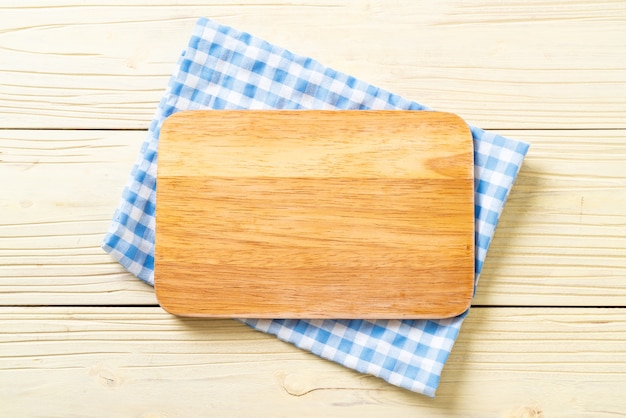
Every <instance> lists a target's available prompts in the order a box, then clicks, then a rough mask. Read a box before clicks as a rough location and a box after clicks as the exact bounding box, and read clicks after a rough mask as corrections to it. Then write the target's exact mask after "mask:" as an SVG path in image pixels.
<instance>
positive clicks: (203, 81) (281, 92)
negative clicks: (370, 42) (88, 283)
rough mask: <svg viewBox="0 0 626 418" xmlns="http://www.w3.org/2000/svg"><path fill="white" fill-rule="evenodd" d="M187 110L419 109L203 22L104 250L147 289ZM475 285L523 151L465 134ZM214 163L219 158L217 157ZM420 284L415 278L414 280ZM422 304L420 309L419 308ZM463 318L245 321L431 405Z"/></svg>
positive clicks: (497, 139) (519, 145)
mask: <svg viewBox="0 0 626 418" xmlns="http://www.w3.org/2000/svg"><path fill="white" fill-rule="evenodd" d="M188 109H375V110H379V109H405V110H406V109H410V110H425V109H426V107H425V106H422V105H420V104H418V103H415V102H413V101H410V100H406V99H404V98H402V97H399V96H397V95H395V94H392V93H390V92H388V91H385V90H382V89H379V88H377V87H374V86H372V85H370V84H368V83H366V82H364V81H361V80H357V79H355V78H353V77H350V76H349V75H346V74H342V73H340V72H337V71H335V70H332V69H330V68H327V67H325V66H323V65H322V64H320V63H319V62H317V61H315V60H313V59H311V58H308V57H304V56H299V55H295V54H293V53H291V52H289V51H287V50H285V49H283V48H280V47H278V46H275V45H272V44H270V43H268V42H266V41H263V40H261V39H259V38H256V37H254V36H252V35H250V34H247V33H244V32H240V31H238V30H235V29H233V28H230V27H228V26H223V25H220V24H218V23H215V22H213V21H210V20H208V19H204V18H202V19H200V20H199V21H198V22H197V24H196V26H195V28H194V31H193V35H192V37H191V39H190V41H189V45H188V46H187V49H186V50H185V51H184V52H183V54H182V55H181V57H180V59H179V61H178V64H177V68H176V71H175V72H174V74H173V76H172V78H171V79H170V81H169V85H168V86H167V89H166V91H165V95H164V97H163V99H162V100H161V102H160V103H159V106H158V109H157V112H156V115H155V117H154V120H153V121H152V124H151V125H150V128H149V131H148V136H147V138H146V140H145V142H144V143H143V146H142V148H141V152H140V155H139V158H138V160H137V162H136V164H135V166H134V167H133V170H132V173H131V176H130V180H129V183H128V184H127V187H126V188H125V190H124V192H123V197H122V200H121V203H120V205H119V207H118V208H117V210H116V212H115V214H114V218H113V222H112V224H111V226H110V228H109V230H108V233H107V235H106V237H105V239H104V243H103V248H104V249H105V250H106V251H107V252H109V253H110V254H111V255H112V256H113V257H114V258H115V259H116V260H118V261H119V262H120V263H121V264H122V265H123V266H124V267H125V268H126V269H128V271H130V272H131V273H132V274H134V275H136V276H137V277H138V278H140V279H141V280H143V281H145V282H147V283H149V284H153V283H154V282H153V266H154V227H155V217H154V213H155V180H156V179H155V177H156V170H157V142H158V138H159V130H160V127H161V124H162V123H163V120H164V119H165V118H166V117H167V116H169V115H171V114H173V113H175V112H178V111H181V110H188ZM472 134H473V138H474V149H475V206H476V207H475V213H476V280H478V275H479V273H480V271H481V269H482V265H483V261H484V260H485V255H486V253H487V249H488V247H489V243H490V241H491V238H492V237H493V233H494V229H495V227H496V224H497V222H498V218H499V216H500V213H501V212H502V208H503V206H504V202H505V200H506V198H507V195H508V193H509V190H510V189H511V187H512V185H513V182H514V180H515V177H516V176H517V173H518V171H519V168H520V165H521V163H522V160H523V159H524V156H525V154H526V152H527V150H528V144H525V143H523V142H519V141H514V140H511V139H507V138H504V137H502V136H499V135H495V134H492V133H488V132H485V131H483V130H481V129H478V128H472ZM215 158H219V155H216V156H215ZM416 280H419V278H416ZM416 303H419V301H416ZM466 315H467V312H466V313H464V314H462V315H460V316H458V317H456V318H451V319H441V320H367V321H366V320H284V319H275V320H271V319H244V320H243V322H245V323H246V324H248V325H250V326H251V327H253V328H255V329H257V330H260V331H263V332H267V333H270V334H274V335H276V336H277V337H278V338H279V339H281V340H284V341H287V342H290V343H292V344H295V345H296V346H298V347H300V348H302V349H305V350H309V351H311V352H312V353H314V354H316V355H318V356H320V357H323V358H325V359H328V360H332V361H335V362H337V363H339V364H342V365H344V366H346V367H349V368H352V369H354V370H357V371H359V372H362V373H369V374H372V375H375V376H378V377H380V378H382V379H384V380H386V381H387V382H389V383H391V384H393V385H397V386H400V387H403V388H406V389H409V390H411V391H415V392H420V393H423V394H425V395H428V396H434V395H435V391H436V389H437V386H438V385H439V378H440V375H441V371H442V369H443V366H444V364H445V362H446V360H447V358H448V355H449V353H450V350H451V349H452V345H453V343H454V341H455V340H456V338H457V335H458V333H459V329H460V327H461V324H462V323H463V320H464V318H465V316H466Z"/></svg>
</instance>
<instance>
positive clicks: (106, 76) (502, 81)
mask: <svg viewBox="0 0 626 418" xmlns="http://www.w3.org/2000/svg"><path fill="white" fill-rule="evenodd" d="M200 16H207V17H209V18H212V19H215V20H217V21H219V22H223V23H225V24H228V25H233V26H235V27H237V28H240V29H242V30H245V31H248V32H251V33H253V34H255V35H258V36H260V37H263V38H265V39H267V40H269V41H271V42H274V43H276V44H279V45H282V46H285V47H287V48H289V49H291V50H293V51H294V52H298V53H301V54H306V55H309V56H312V57H315V58H317V59H318V60H320V61H321V62H322V63H324V64H326V65H329V66H331V67H333V68H335V69H337V70H340V71H344V72H348V73H350V74H352V75H354V76H357V77H359V78H362V79H364V80H367V81H369V82H371V83H373V84H375V85H378V86H380V87H383V88H386V89H390V90H392V91H394V92H396V93H398V94H401V95H403V96H405V97H407V98H411V99H414V100H417V101H418V102H420V103H424V104H426V105H428V106H431V107H432V108H434V109H438V110H442V111H449V112H453V113H457V114H460V115H461V116H462V117H464V118H465V119H467V120H469V121H470V122H472V123H474V124H477V125H479V126H481V127H484V128H490V129H492V128H498V129H503V128H527V129H538V128H561V129H568V128H609V127H611V128H625V127H626V120H625V119H624V114H626V101H625V100H624V97H626V72H625V71H624V67H626V42H624V39H626V29H625V28H626V24H625V20H626V3H624V2H623V1H621V0H613V1H610V0H607V1H602V2H598V1H592V0H587V1H579V2H575V3H572V4H568V5H567V7H563V5H562V4H561V3H560V2H558V1H548V2H546V1H544V0H532V1H526V2H519V1H514V0H507V1H498V2H491V1H480V2H471V3H468V2H465V1H462V0H446V1H439V2H437V4H436V5H435V4H433V3H432V2H431V1H427V0H420V1H413V0H403V1H397V2H380V1H369V2H365V3H364V2H360V1H351V0H333V1H330V0H326V1H317V0H300V1H295V2H294V1H286V0H281V1H275V2H271V3H263V2H260V1H256V0H245V1H240V2H237V4H232V5H229V4H224V3H214V2H207V1H205V0H189V1H186V2H184V4H172V3H171V2H167V1H155V2H152V1H146V0H133V1H128V2H124V4H123V5H122V4H118V5H110V4H103V3H102V2H96V1H95V0H89V1H77V0H64V1H57V0H47V1H31V2H23V1H20V0H9V1H4V2H3V4H2V6H1V7H0V31H2V36H1V37H0V50H1V55H0V57H1V58H0V74H1V76H0V85H1V86H2V87H1V88H0V127H4V128H145V127H147V126H148V123H149V121H150V119H151V117H152V115H153V113H154V109H155V108H156V105H157V103H158V101H159V99H160V96H161V94H162V92H163V90H164V89H165V86H166V84H167V80H168V77H169V74H170V73H171V71H172V70H173V68H174V63H175V62H176V59H177V57H178V55H179V53H180V51H181V50H182V49H183V48H184V46H185V45H186V41H187V39H188V38H189V36H190V32H191V30H192V27H193V24H194V22H195V20H196V19H197V18H198V17H200ZM329 22H332V24H329Z"/></svg>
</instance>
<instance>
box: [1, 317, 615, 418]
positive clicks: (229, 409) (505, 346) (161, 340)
mask: <svg viewBox="0 0 626 418" xmlns="http://www.w3.org/2000/svg"><path fill="white" fill-rule="evenodd" d="M0 329H1V330H2V332H1V333H0V383H2V390H1V391H0V405H2V413H3V415H6V416H12V417H34V416H46V417H71V416H80V417H84V418H89V417H102V416H107V417H108V416H123V417H125V416H137V417H163V416H166V417H168V418H177V417H181V418H182V417H195V416H220V417H242V416H244V417H248V416H254V417H272V418H275V417H294V416H298V417H320V416H344V417H351V416H359V417H380V416H386V415H391V416H398V417H414V416H428V417H442V418H455V417H459V418H460V417H468V416H473V417H481V418H502V417H507V418H522V417H524V418H526V417H529V416H530V417H538V416H544V417H550V418H560V417H562V418H569V417H572V416H574V417H577V418H605V417H615V416H620V415H622V414H623V411H624V409H626V400H625V399H624V397H623V396H620V394H621V392H622V388H623V381H624V377H623V376H624V374H626V310H625V309H585V308H578V309H572V308H562V309H540V308H530V309H513V308H475V309H472V310H471V311H470V314H469V317H468V319H467V320H466V322H465V324H464V327H463V330H462V332H461V334H460V336H459V339H458V341H457V343H456V345H455V347H454V350H453V352H452V354H451V357H450V359H449V361H448V363H447V365H446V368H445V370H444V373H443V376H442V379H441V386H440V389H439V391H438V394H437V398H435V399H429V398H426V397H424V396H421V395H419V394H416V393H411V392H408V391H405V390H402V389H399V388H397V387H393V386H391V385H388V384H386V383H384V382H383V381H382V380H380V379H377V378H374V377H371V376H367V375H362V374H358V373H355V372H353V371H350V370H347V369H345V368H343V367H341V366H339V365H336V364H333V363H331V362H328V361H325V360H322V359H320V358H317V357H316V356H314V355H312V354H310V353H306V352H304V351H301V350H299V349H297V348H294V347H293V346H291V345H289V344H285V343H282V342H280V341H278V340H276V339H275V338H274V337H271V336H268V335H265V334H262V333H259V332H256V331H253V330H252V329H250V328H248V327H246V326H244V325H242V324H240V323H238V322H236V321H232V320H199V319H184V320H183V319H180V318H176V317H173V316H171V315H167V314H165V313H164V312H163V311H161V310H160V309H158V308H140V309H138V308H90V307H85V308H32V307H29V308H2V309H0ZM77 397H80V401H77ZM532 411H538V412H541V413H543V414H544V415H532V414H530V412H532ZM524 413H526V414H529V415H524Z"/></svg>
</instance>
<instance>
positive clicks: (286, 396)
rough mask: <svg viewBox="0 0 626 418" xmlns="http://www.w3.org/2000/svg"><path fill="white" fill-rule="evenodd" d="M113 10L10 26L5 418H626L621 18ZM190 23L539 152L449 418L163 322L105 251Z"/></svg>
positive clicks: (456, 382) (50, 10) (445, 380)
mask: <svg viewBox="0 0 626 418" xmlns="http://www.w3.org/2000/svg"><path fill="white" fill-rule="evenodd" d="M116 3H119V5H113V3H106V2H96V1H92V0H87V1H78V0H75V1H70V0H58V1H52V0H33V1H20V0H4V1H3V2H2V4H1V5H0V187H1V189H0V415H1V416H15V417H17V416H20V417H31V416H38V417H39V416H41V417H70V416H80V417H100V416H102V417H112V416H114V417H190V416H228V417H230V416H233V417H234V416H246V417H247V416H254V417H261V416H262V417H292V416H307V417H319V416H339V417H350V416H354V417H357V416H358V417H369V416H371V417H374V416H433V417H469V416H472V417H522V416H537V417H538V416H544V417H594V418H595V417H605V416H606V417H609V416H610V417H613V416H620V415H623V414H624V413H625V411H626V398H625V397H624V393H626V3H625V2H623V1H622V0H615V1H593V0H586V1H578V2H565V1H562V2H560V1H556V0H541V1H539V0H530V1H523V2H522V1H513V0H505V1H461V0H445V1H438V2H431V1H425V0H424V1H408V0H406V1H389V2H383V1H356V0H354V1H349V0H333V1H331V0H328V1H313V0H310V1H304V0H300V1H283V0H279V1H274V2H269V3H267V2H258V1H250V0H248V1H241V2H237V3H238V4H237V5H229V4H227V3H217V2H211V1H206V0H205V1H200V0H188V1H186V2H184V4H178V3H181V2H175V1H166V0H160V1H154V0H151V1H148V0H133V1H125V2H116ZM106 4H111V5H106ZM199 16H207V17H209V18H213V19H215V20H218V21H220V22H222V23H226V24H231V25H235V26H236V27H238V28H240V29H243V30H246V31H249V32H251V33H254V34H256V35H259V36H261V37H264V38H266V39H267V40H269V41H272V42H275V43H278V44H280V45H283V46H286V47H288V48H290V49H292V50H294V51H296V52H298V53H303V54H308V55H311V56H313V57H315V58H318V59H319V60H320V61H322V62H323V63H325V64H327V65H330V66H332V67H334V68H336V69H338V70H342V71H346V72H349V73H351V74H353V75H355V76H358V77H361V78H364V79H366V80H367V81H369V82H372V83H374V84H377V85H379V86H381V87H385V88H388V89H391V90H393V91H394V92H397V93H400V94H402V95H404V96H406V97H408V98H411V99H415V100H417V101H419V102H421V103H424V104H427V105H429V106H431V107H433V108H436V109H438V110H445V111H451V112H455V113H458V114H459V115H461V116H462V117H464V118H466V119H467V120H468V121H469V122H471V123H473V124H477V125H479V126H481V127H483V128H486V129H493V130H496V131H498V132H499V133H502V134H505V135H509V136H512V137H517V138H520V139H525V140H528V141H530V142H531V143H532V148H531V151H530V154H529V156H528V158H527V160H526V162H525V165H524V167H523V168H522V171H521V173H520V177H519V179H518V182H517V183H516V185H515V187H514V190H513V192H512V194H511V197H510V200H509V203H508V205H507V207H506V210H505V213H504V215H503V218H502V221H501V224H500V227H499V229H498V231H497V233H496V238H495V240H494V242H493V245H492V248H491V250H490V252H489V256H488V258H487V262H486V264H485V269H484V273H483V275H482V277H481V282H480V286H479V289H478V294H477V297H476V299H475V302H474V305H475V307H474V308H473V309H472V311H471V313H470V316H469V318H468V320H467V321H466V323H465V325H464V327H463V329H462V332H461V335H460V338H459V341H458V343H457V344H456V345H455V348H454V350H453V352H452V355H451V358H450V361H449V362H448V364H447V366H446V368H445V369H444V373H443V376H442V383H441V386H440V390H439V392H438V396H437V398H436V399H434V400H433V399H429V398H426V397H424V396H422V395H418V394H414V393H411V392H407V391H405V390H401V389H398V388H395V387H393V386H390V385H388V384H386V383H384V382H383V381H381V380H379V379H376V378H372V377H367V376H364V375H359V374H357V373H354V372H352V371H349V370H347V369H344V368H343V367H341V366H338V365H335V364H333V363H330V362H327V361H324V360H321V359H318V358H316V357H315V356H313V355H311V354H309V353H306V352H302V351H300V350H298V349H296V348H293V347H292V346H290V345H288V344H284V343H281V342H279V341H277V340H276V339H274V338H273V337H270V336H267V335H264V334H261V333H258V332H255V331H252V330H251V329H248V328H247V327H245V326H243V325H241V324H239V323H237V322H235V321H225V320H219V321H215V320H213V321H200V320H186V321H183V320H179V319H176V318H174V317H171V316H169V315H167V314H165V313H164V312H163V311H162V310H161V309H160V308H158V307H156V305H155V303H156V301H155V297H154V292H153V289H152V288H150V287H148V286H146V285H144V284H142V283H140V282H138V281H137V280H136V279H134V278H133V277H131V276H130V275H129V274H128V273H126V272H124V270H123V269H122V268H121V267H120V266H119V265H118V264H116V263H115V262H113V261H112V260H111V259H110V257H109V256H108V255H106V254H105V253H104V252H103V251H102V250H101V249H100V248H99V245H100V242H101V240H102V237H103V234H104V232H105V230H106V228H107V226H108V223H109V220H110V217H111V215H112V213H113V210H114V208H115V206H116V204H117V202H118V199H119V196H120V194H121V191H122V188H123V185H124V183H125V181H126V179H127V176H128V173H129V171H130V167H131V165H132V163H133V160H134V159H135V157H136V155H137V152H138V149H139V146H140V143H141V141H142V139H143V137H144V135H145V129H146V128H147V126H148V123H149V121H150V118H151V116H152V113H153V111H154V109H155V107H156V104H157V102H158V100H159V97H160V95H161V94H162V91H163V89H164V88H165V85H166V82H167V78H168V76H169V73H170V72H171V71H172V69H173V67H174V62H175V59H176V57H177V56H178V54H179V52H180V50H181V49H182V48H183V47H184V45H185V42H186V39H187V38H188V37H189V35H190V31H191V29H192V27H193V24H194V22H195V20H196V18H197V17H199ZM524 414H526V415H524Z"/></svg>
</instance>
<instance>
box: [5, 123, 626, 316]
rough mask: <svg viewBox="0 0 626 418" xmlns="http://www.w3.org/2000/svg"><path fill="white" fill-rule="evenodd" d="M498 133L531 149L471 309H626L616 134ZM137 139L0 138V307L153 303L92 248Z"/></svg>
mask: <svg viewBox="0 0 626 418" xmlns="http://www.w3.org/2000/svg"><path fill="white" fill-rule="evenodd" d="M501 133H503V134H506V135H509V136H511V137H517V138H520V139H525V140H528V141H530V142H531V144H532V146H531V149H530V153H529V155H528V157H527V159H526V161H525V163H524V166H523V167H522V171H521V173H520V176H519V178H518V181H517V183H516V184H515V186H514V187H513V191H512V193H511V195H510V198H509V201H508V203H507V206H506V207H505V210H504V213H503V216H502V219H501V222H500V225H499V227H498V230H497V231H496V237H495V239H494V241H493V243H492V246H491V248H490V250H489V254H488V256H487V260H486V263H485V266H484V270H483V274H482V276H481V279H480V280H481V281H480V285H479V288H478V292H477V295H476V298H475V300H474V303H476V304H480V305H519V304H523V305H530V306H532V305H539V306H550V305H565V306H569V305H572V306H575V305H586V306H602V305H606V306H626V229H625V228H626V227H625V225H626V219H625V216H626V213H625V212H624V207H626V173H625V170H626V168H625V167H626V143H625V142H624V138H625V137H626V131H624V130H601V131H502V132H501ZM144 136H145V133H144V132H111V131H39V130H35V131H28V130H25V131H11V130H4V131H0V152H1V154H0V160H2V161H1V162H0V184H2V188H3V193H2V195H1V196H0V213H1V215H0V304H2V305H7V304H17V305H30V304H46V305H48V304H52V305H54V304H62V305H67V304H81V305H82V304H97V305H103V304H104V305H114V304H126V303H131V304H135V303H137V304H155V303H156V299H155V297H154V291H153V290H152V289H151V288H150V287H148V286H146V285H143V284H141V283H138V281H137V280H136V279H134V278H132V277H131V275H130V274H128V273H125V272H124V270H123V269H122V268H121V267H120V266H119V265H118V264H117V263H115V262H114V261H113V260H112V259H111V258H110V257H109V256H108V255H107V254H105V253H104V252H103V251H102V250H101V249H100V248H99V245H100V242H101V241H102V237H103V236H104V233H105V232H106V229H107V227H108V225H109V222H110V219H111V216H112V214H113V211H114V209H115V206H116V205H117V202H118V199H119V196H120V195H121V192H122V188H123V185H124V183H125V182H126V179H127V175H128V173H129V172H130V167H131V166H132V164H133V161H134V159H135V157H136V155H137V152H138V149H139V146H140V143H141V141H142V139H143V137H144ZM60 184H62V185H63V187H59V185H60ZM9 296H10V299H9Z"/></svg>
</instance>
